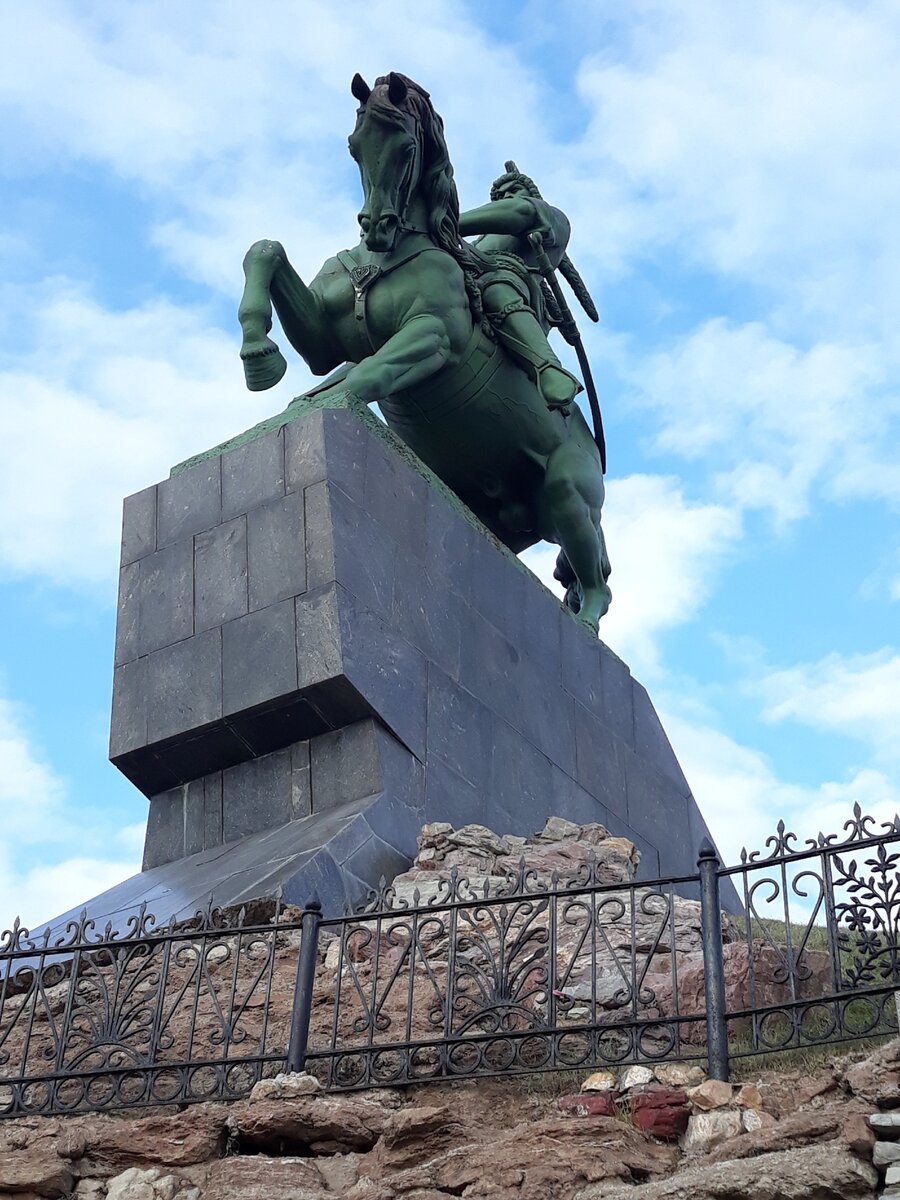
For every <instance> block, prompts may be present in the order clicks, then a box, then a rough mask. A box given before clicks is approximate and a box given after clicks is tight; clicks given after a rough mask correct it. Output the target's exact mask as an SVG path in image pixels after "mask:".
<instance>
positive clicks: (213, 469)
mask: <svg viewBox="0 0 900 1200" xmlns="http://www.w3.org/2000/svg"><path fill="white" fill-rule="evenodd" d="M156 520H157V531H156V536H157V545H158V546H159V547H160V549H161V548H162V547H163V546H168V545H170V544H171V543H172V542H177V541H181V540H182V539H183V538H188V537H191V536H193V534H195V533H202V532H203V530H205V529H212V528H213V526H214V525H218V524H219V522H220V521H221V520H222V457H221V456H219V457H217V458H208V459H204V460H203V461H202V462H199V463H196V464H195V465H194V466H192V467H188V468H187V469H186V470H184V471H181V472H180V473H179V474H177V475H171V476H170V477H169V478H168V479H164V480H163V482H162V483H160V484H159V485H158V498H157V517H156Z"/></svg>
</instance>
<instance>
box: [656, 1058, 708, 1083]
mask: <svg viewBox="0 0 900 1200" xmlns="http://www.w3.org/2000/svg"><path fill="white" fill-rule="evenodd" d="M653 1074H654V1075H655V1076H656V1078H657V1079H658V1080H659V1082H660V1083H662V1084H664V1085H665V1086H666V1087H670V1088H690V1087H696V1086H697V1085H698V1084H700V1083H702V1082H703V1081H704V1079H705V1078H706V1072H705V1071H704V1069H703V1068H702V1067H698V1066H697V1065H696V1064H692V1063H677V1062H670V1063H666V1062H663V1063H658V1064H657V1065H656V1066H654V1068H653Z"/></svg>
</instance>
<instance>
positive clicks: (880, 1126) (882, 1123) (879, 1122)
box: [869, 1113, 900, 1142]
mask: <svg viewBox="0 0 900 1200" xmlns="http://www.w3.org/2000/svg"><path fill="white" fill-rule="evenodd" d="M869 1124H870V1125H871V1126H872V1128H873V1129H874V1130H875V1133H876V1135H877V1136H878V1137H879V1138H884V1139H885V1141H888V1142H896V1141H900V1113H875V1114H874V1115H873V1116H871V1117H869Z"/></svg>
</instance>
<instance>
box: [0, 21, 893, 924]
mask: <svg viewBox="0 0 900 1200" xmlns="http://www.w3.org/2000/svg"><path fill="white" fill-rule="evenodd" d="M0 11H2V15H3V24H4V28H5V29H6V30H7V31H9V32H10V44H11V45H13V46H14V47H15V53H14V54H11V55H8V56H7V60H6V61H5V63H4V71H3V73H2V75H0V147H2V150H0V212H2V214H3V217H2V222H0V631H2V632H0V815H2V821H3V825H2V830H3V837H2V841H0V928H2V927H4V926H7V925H9V924H10V923H11V921H12V918H13V916H14V915H15V914H16V913H17V912H19V913H21V915H22V916H23V918H24V919H25V920H26V922H39V921H41V920H43V919H45V918H47V917H49V916H51V915H53V914H54V913H56V912H58V911H61V910H63V909H65V908H67V907H69V906H71V905H72V904H76V903H78V901H79V900H81V899H84V898H86V897H88V896H90V895H92V894H94V893H96V892H97V891H99V890H101V889H102V888H104V887H106V886H109V885H110V884H111V883H113V882H115V881H116V880H118V879H120V878H123V877H125V876H126V875H128V874H131V873H132V872H133V871H134V870H135V869H137V866H138V863H139V858H140V846H141V842H142V832H143V822H144V820H145V818H146V801H145V800H144V799H143V797H142V796H140V795H139V794H138V793H137V792H136V791H135V790H134V789H133V788H132V787H131V786H130V785H129V784H127V783H126V782H125V781H124V780H123V779H121V778H120V777H118V775H117V773H116V771H115V770H114V769H113V768H112V767H111V766H110V765H109V764H108V763H107V762H106V758H105V754H106V739H107V723H108V708H109V692H110V676H111V660H112V644H113V626H114V598H115V578H116V571H117V558H118V546H117V541H118V528H119V521H120V511H121V507H120V506H121V498H122V496H123V495H125V494H127V493H129V492H132V491H136V490H138V489H139V488H141V487H144V486H146V485H147V484H149V483H152V482H154V481H155V480H157V479H159V478H162V477H163V476H164V475H165V474H166V473H167V472H168V469H169V467H170V466H171V464H172V463H174V462H177V461H179V460H180V459H182V458H184V457H186V456H188V455H190V454H192V453H195V452H196V451H198V450H201V449H204V448H206V447H207V446H209V445H212V444H214V443H216V442H217V441H219V440H222V439H223V438H225V437H227V436H229V435H231V434H233V433H235V432H238V431H240V430H241V429H244V428H246V427H247V426H249V425H251V424H253V423H254V422H256V421H258V420H260V419H261V418H262V417H264V416H267V415H269V414H270V413H272V412H275V411H277V410H279V409H281V408H283V407H284V406H285V405H286V403H287V402H288V400H289V399H291V398H292V397H293V396H294V395H296V394H297V393H299V392H301V391H303V390H304V387H305V386H306V385H307V383H308V378H309V377H308V376H307V374H306V372H305V369H304V368H303V365H302V363H301V362H299V360H297V359H296V358H294V357H292V358H291V360H290V370H289V371H288V374H287V376H286V378H285V379H284V381H282V383H281V384H279V386H278V387H277V388H276V389H275V390H274V391H273V392H268V393H263V394H257V395H252V394H251V393H249V392H247V391H245V389H244V386H243V380H242V373H241V369H240V363H239V361H238V358H237V347H238V338H237V327H236V321H235V317H234V313H235V309H236V305H237V300H238V297H239V295H240V288H241V270H240V264H241V259H242V257H243V254H244V251H245V250H246V248H247V246H248V245H249V244H250V243H251V242H253V241H255V240H256V239H257V238H259V237H263V236H272V237H277V238H279V239H280V240H281V241H283V242H284V244H285V245H286V247H287V248H288V251H289V253H290V254H291V256H292V259H293V261H294V262H295V265H297V267H298V269H300V271H301V273H303V274H305V275H307V277H308V276H310V275H311V274H313V273H314V272H315V270H317V268H318V266H319V265H320V263H321V262H322V261H323V260H324V258H326V257H327V256H328V255H329V254H331V253H332V252H333V251H334V250H336V249H338V248H340V247H343V246H347V245H352V244H353V243H354V241H355V240H356V225H355V219H354V214H355V212H356V210H357V207H358V180H357V178H356V176H355V173H354V169H353V166H352V163H351V162H350V159H349V157H348V156H347V154H346V149H345V139H346V136H347V133H348V132H349V130H350V128H351V126H352V122H353V112H354V102H353V101H352V99H351V97H350V95H349V81H350V78H351V76H352V75H353V73H354V72H355V71H357V70H359V71H361V73H362V74H363V75H364V76H365V77H367V78H368V79H369V81H370V82H372V80H373V79H374V77H375V76H376V75H378V74H382V73H384V72H386V71H388V70H391V69H396V70H400V71H403V72H404V73H406V74H408V75H411V76H412V77H413V78H415V79H417V80H418V81H419V82H421V83H422V84H423V85H424V86H425V87H427V88H428V89H429V91H430V92H431V94H432V97H433V99H434V102H435V105H436V107H437V108H438V110H439V112H441V114H442V116H443V117H444V121H445V126H446V131H447V137H448V142H449V146H450V150H451V155H452V157H453V161H454V164H455V167H456V175H457V180H458V184H459V188H460V194H461V199H462V202H463V204H464V205H474V204H478V203H481V202H483V201H484V199H485V198H486V196H487V193H488V189H489V186H490V182H491V180H492V178H493V177H494V176H495V175H496V174H498V173H499V171H500V170H501V169H502V164H503V161H504V159H506V158H510V157H512V158H515V159H516V160H517V161H518V162H519V164H520V166H521V167H522V168H523V169H525V170H527V171H528V172H529V173H530V174H532V175H533V176H534V177H535V178H536V179H537V181H538V183H539V184H540V186H541V187H542V190H543V192H544V194H545V196H546V197H547V198H548V199H550V200H551V201H552V202H554V203H556V204H558V205H560V206H561V207H562V208H564V209H565V210H566V212H567V213H568V214H569V215H570V217H571V219H572V225H573V241H572V246H571V253H572V257H573V258H574V260H575V261H576V263H577V264H578V266H579V268H580V269H581V271H582V274H583V275H584V276H585V278H586V280H587V281H588V283H589V286H590V287H591V290H592V292H593V294H594V296H595V299H596V300H597V304H598V307H599V309H600V311H601V314H602V317H603V321H602V325H601V326H600V327H599V328H590V329H585V335H586V340H587V342H588V346H589V350H590V354H591V358H592V361H593V364H594V372H595V375H596V377H597V380H598V383H599V386H600V391H601V395H602V401H603V407H604V417H605V422H606V426H607V437H608V441H609V448H610V455H609V476H608V492H607V506H606V510H605V514H604V523H605V526H606V529H607V536H608V540H609V545H610V554H611V558H612V562H613V577H612V580H611V583H612V586H613V591H614V603H613V608H612V610H611V612H610V614H609V616H608V618H606V619H605V620H604V622H603V627H602V635H603V637H604V640H606V641H607V642H608V643H609V644H610V645H611V646H612V647H613V648H614V649H615V650H616V651H617V652H618V653H619V654H621V656H622V657H623V658H625V660H626V661H627V662H628V663H629V664H630V665H631V667H632V669H633V671H634V673H635V675H636V676H637V677H638V678H639V679H641V680H642V682H644V683H645V684H646V685H647V687H648V688H649V690H650V692H651V695H652V697H653V698H654V701H655V702H656V704H657V707H658V709H659V710H660V712H661V714H662V715H663V718H664V721H665V724H666V726H667V728H668V730H669V733H670V736H671V738H672V741H673V743H674V745H675V747H676V750H677V751H678V753H679V755H680V757H681V759H682V762H683V765H684V768H685V771H686V774H687V776H688V779H689V780H690V782H691V784H692V786H693V789H694V792H695V794H696V795H697V797H698V799H699V801H700V803H701V806H702V807H703V809H704V812H705V813H706V814H707V817H708V819H709V821H710V824H711V825H712V828H713V831H714V833H715V834H716V836H717V838H718V839H719V842H720V845H721V846H722V848H723V850H724V851H725V852H726V854H728V855H729V857H733V856H735V855H736V854H737V853H738V852H739V849H740V846H741V845H742V844H743V843H744V842H746V843H747V844H748V845H760V844H762V840H763V839H764V838H765V836H766V835H767V834H768V833H769V832H770V831H771V830H772V829H773V828H774V825H775V822H776V821H777V819H778V818H779V817H781V816H783V817H784V818H785V819H786V820H787V822H788V824H789V825H792V826H793V827H794V828H795V829H797V830H798V832H801V833H803V834H807V833H815V832H816V831H817V830H818V829H819V828H820V827H825V826H827V827H828V828H829V829H831V828H838V827H839V826H840V824H841V822H842V820H843V819H844V818H845V815H846V814H848V813H849V810H850V807H851V805H852V803H853V801H854V800H857V799H858V800H859V801H860V803H861V804H862V805H863V806H864V807H866V808H868V809H870V810H871V811H873V812H875V813H877V814H878V815H879V816H882V817H888V816H891V815H893V812H894V811H895V810H896V809H897V808H900V739H898V736H897V732H898V729H900V632H898V615H900V539H898V504H900V455H898V427H900V391H898V386H897V380H898V363H900V283H898V279H900V230H898V222H900V216H898V214H900V136H898V133H897V124H896V114H897V112H898V111H900V75H898V72H897V70H896V63H897V61H898V59H900V9H898V8H897V6H896V5H895V4H893V3H890V2H884V3H879V2H872V3H859V2H854V3H837V2H832V3H822V2H820V0H816V2H813V0H808V2H807V0H776V2H769V0H758V2H757V3H755V4H753V5H746V6H743V5H735V4H732V3H730V2H728V0H719V2H713V0H686V2H684V3H676V2H665V0H646V2H645V0H632V2H631V3H629V4H628V5H622V4H617V3H611V2H608V0H578V2H577V3H575V2H574V0H573V2H571V3H569V2H567V0H556V2H555V3H554V4H553V5H552V6H551V5H548V4H546V3H541V4H528V3H524V4H513V3H498V2H493V3H491V4H475V3H466V2H464V0H425V2H424V3H420V4H418V5H416V6H415V9H414V10H413V9H411V8H410V7H409V6H407V5H398V4H391V3H385V2H381V3H377V2H372V0H367V2H366V3H358V2H356V0H344V2H342V3H341V4H340V5H334V4H331V3H319V2H317V0H295V2H294V3H285V2H281V3H280V2H277V0H276V2H271V0H270V3H268V4H266V5H265V6H260V8H259V10H258V11H257V12H255V13H254V15H253V18H252V20H248V18H247V17H246V8H245V6H243V5H239V4H237V3H233V2H231V0H216V2H215V3H213V2H208V0H192V3H191V4H189V5H185V4H182V3H166V2H161V0H154V2H153V3H139V2H136V0H122V2H120V3H117V4H114V5H111V4H92V3H90V2H84V0H81V2H79V3H77V4H76V3H74V2H73V3H67V2H65V0H55V2H54V0H45V2H44V3H42V4H40V5H31V6H25V5H21V4H14V3H12V2H11V0H10V2H3V3H2V5H0ZM413 12H414V13H415V23H412V22H411V20H410V14H411V13H413ZM401 14H402V15H401ZM585 325H587V323H586V322H585ZM552 557H553V554H552V552H550V551H549V550H547V549H545V550H543V551H542V550H537V551H535V552H532V553H531V554H530V555H529V556H528V560H529V562H530V564H531V565H532V567H533V568H534V569H535V570H536V571H537V572H538V573H539V574H542V575H543V576H544V577H545V578H546V577H547V576H548V575H549V568H550V565H551V563H552Z"/></svg>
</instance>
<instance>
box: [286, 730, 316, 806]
mask: <svg viewBox="0 0 900 1200" xmlns="http://www.w3.org/2000/svg"><path fill="white" fill-rule="evenodd" d="M290 749H291V820H292V821H295V820H297V818H298V817H308V816H309V814H310V813H311V812H312V773H311V771H310V761H309V741H304V742H295V743H294V745H293V746H291V748H290Z"/></svg>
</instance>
